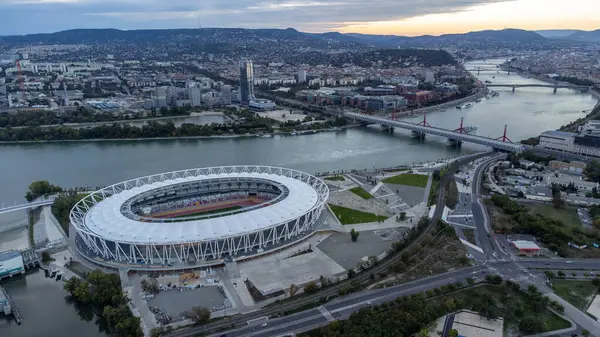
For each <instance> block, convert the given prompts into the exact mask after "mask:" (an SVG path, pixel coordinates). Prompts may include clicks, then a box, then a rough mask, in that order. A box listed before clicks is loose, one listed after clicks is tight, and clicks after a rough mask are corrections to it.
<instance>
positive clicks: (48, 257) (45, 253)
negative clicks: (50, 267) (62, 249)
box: [42, 252, 53, 263]
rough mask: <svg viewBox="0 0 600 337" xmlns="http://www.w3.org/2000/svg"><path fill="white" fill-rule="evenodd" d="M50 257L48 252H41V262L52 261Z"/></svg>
mask: <svg viewBox="0 0 600 337" xmlns="http://www.w3.org/2000/svg"><path fill="white" fill-rule="evenodd" d="M52 260H53V259H52V257H51V256H50V253H49V252H42V262H44V263H46V262H50V261H52Z"/></svg>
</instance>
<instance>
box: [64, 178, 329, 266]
mask: <svg viewBox="0 0 600 337" xmlns="http://www.w3.org/2000/svg"><path fill="white" fill-rule="evenodd" d="M328 196H329V189H328V187H327V185H326V184H325V183H324V182H323V181H322V180H321V179H319V178H316V177H314V176H312V175H310V174H307V173H304V172H301V171H297V170H292V169H286V168H280V167H271V166H222V167H210V168H199V169H189V170H182V171H174V172H168V173H161V174H155V175H151V176H146V177H141V178H136V179H132V180H128V181H124V182H121V183H118V184H114V185H111V186H108V187H105V188H103V189H101V190H98V191H95V192H93V193H91V194H89V195H87V196H85V197H84V198H83V199H81V200H80V201H79V202H78V203H77V204H76V205H75V206H74V207H73V209H72V210H71V213H70V221H71V224H72V225H73V226H74V228H75V230H76V232H77V236H76V238H75V241H76V244H77V248H78V250H79V251H80V253H81V254H82V255H84V256H85V257H86V258H87V259H89V260H91V261H92V262H94V263H97V264H100V265H105V266H109V267H115V266H119V267H121V266H123V265H129V266H130V267H131V268H136V267H137V268H140V267H141V268H153V269H154V268H161V267H162V268H165V267H168V268H176V267H185V266H188V267H192V266H195V265H211V264H220V263H223V262H224V261H235V260H236V259H240V258H242V257H244V258H248V257H253V256H258V255H262V254H265V253H268V252H269V251H270V250H273V249H277V248H280V247H283V246H287V245H290V244H292V243H294V242H295V241H298V240H300V239H302V238H303V237H305V236H308V235H310V234H312V233H313V232H314V230H315V227H316V226H317V225H318V223H319V221H320V220H319V219H320V218H321V214H322V212H323V210H324V208H325V203H326V201H327V198H328Z"/></svg>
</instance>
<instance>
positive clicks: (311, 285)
mask: <svg viewBox="0 0 600 337" xmlns="http://www.w3.org/2000/svg"><path fill="white" fill-rule="evenodd" d="M317 291H319V286H317V284H316V283H315V282H308V283H307V284H306V285H305V286H304V292H305V293H307V294H314V293H316V292H317Z"/></svg>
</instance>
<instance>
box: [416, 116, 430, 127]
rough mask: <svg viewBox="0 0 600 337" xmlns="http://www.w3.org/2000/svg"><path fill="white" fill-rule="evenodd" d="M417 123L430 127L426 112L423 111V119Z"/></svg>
mask: <svg viewBox="0 0 600 337" xmlns="http://www.w3.org/2000/svg"><path fill="white" fill-rule="evenodd" d="M417 125H422V126H428V127H432V126H431V125H429V123H427V112H424V113H423V121H422V122H419V123H417Z"/></svg>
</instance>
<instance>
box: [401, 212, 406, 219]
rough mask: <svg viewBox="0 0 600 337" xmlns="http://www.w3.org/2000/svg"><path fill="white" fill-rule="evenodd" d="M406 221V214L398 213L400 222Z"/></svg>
mask: <svg viewBox="0 0 600 337" xmlns="http://www.w3.org/2000/svg"><path fill="white" fill-rule="evenodd" d="M405 219H406V212H400V221H404V220H405Z"/></svg>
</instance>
